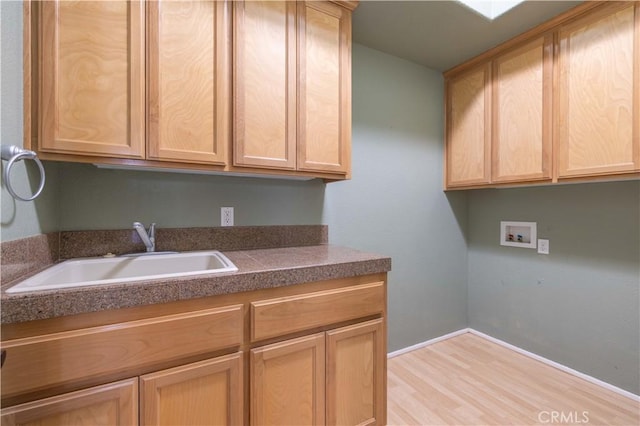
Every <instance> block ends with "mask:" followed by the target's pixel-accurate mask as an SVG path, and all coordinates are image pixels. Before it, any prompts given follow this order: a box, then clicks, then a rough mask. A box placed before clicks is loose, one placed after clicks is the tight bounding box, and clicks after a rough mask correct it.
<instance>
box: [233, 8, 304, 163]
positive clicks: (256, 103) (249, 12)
mask: <svg viewBox="0 0 640 426" xmlns="http://www.w3.org/2000/svg"><path fill="white" fill-rule="evenodd" d="M233 12H234V14H233V23H234V67H233V78H234V80H233V81H234V91H235V93H234V101H235V102H234V118H233V123H234V155H233V158H234V165H240V166H259V167H267V168H278V169H291V170H294V169H295V167H296V157H295V152H296V105H297V94H296V42H295V40H296V22H295V17H296V2H286V1H236V2H234V9H233Z"/></svg>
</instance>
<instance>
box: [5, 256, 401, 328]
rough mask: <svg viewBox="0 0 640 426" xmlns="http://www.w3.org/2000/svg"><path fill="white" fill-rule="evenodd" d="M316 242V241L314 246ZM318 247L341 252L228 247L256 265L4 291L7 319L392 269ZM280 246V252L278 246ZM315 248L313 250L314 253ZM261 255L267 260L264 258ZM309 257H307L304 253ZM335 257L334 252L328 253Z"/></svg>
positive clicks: (387, 263)
mask: <svg viewBox="0 0 640 426" xmlns="http://www.w3.org/2000/svg"><path fill="white" fill-rule="evenodd" d="M311 247H314V246H311ZM317 247H318V248H317V249H316V250H317V251H319V250H323V253H324V251H326V252H327V253H328V254H332V253H333V252H339V255H337V256H336V257H341V258H342V259H341V260H334V261H329V262H325V263H318V264H308V263H309V262H307V263H306V264H305V262H304V260H306V259H307V258H309V259H311V260H313V255H314V253H313V249H310V247H309V246H307V247H300V248H299V249H298V250H297V251H296V248H287V249H284V250H287V252H282V250H281V249H263V250H247V251H232V252H224V253H225V255H228V256H229V257H235V258H236V259H237V260H239V262H238V263H242V262H243V261H245V260H246V262H247V263H250V264H252V267H251V268H241V267H240V265H238V266H239V268H240V270H239V271H238V272H235V273H225V274H219V275H199V276H191V277H182V278H174V279H165V280H150V281H139V282H136V283H127V284H119V285H105V286H99V287H80V288H75V289H65V290H49V291H43V292H38V293H21V294H20V293H18V294H11V295H8V294H6V293H4V292H3V293H2V296H1V298H0V301H1V305H2V310H1V315H0V322H1V323H2V324H12V323H21V322H27V321H34V320H43V319H49V318H55V317H62V316H68V315H76V314H82V313H90V312H99V311H105V310H114V309H122V308H130V307H135V306H146V305H154V304H162V303H170V302H176V301H181V300H189V299H196V298H201V297H211V296H218V295H224V294H233V293H241V292H246V291H253V290H260V289H268V288H278V287H285V286H290V285H296V284H304V283H309V282H316V281H325V280H332V279H340V278H349V277H356V276H362V275H371V274H377V273H384V272H388V271H390V270H391V258H389V257H385V256H380V255H376V254H372V253H365V252H361V251H358V250H353V249H348V248H345V247H339V246H330V245H323V246H317ZM278 250H281V251H278ZM310 251H311V252H310ZM288 253H294V254H298V253H299V254H298V256H299V258H300V259H301V260H302V261H301V263H300V264H299V265H296V264H289V265H288V266H280V265H277V262H270V261H269V259H268V257H269V256H270V255H272V256H274V255H286V254H288ZM261 255H262V256H263V257H265V258H266V259H262V261H261ZM305 256H306V257H305ZM329 257H330V256H329Z"/></svg>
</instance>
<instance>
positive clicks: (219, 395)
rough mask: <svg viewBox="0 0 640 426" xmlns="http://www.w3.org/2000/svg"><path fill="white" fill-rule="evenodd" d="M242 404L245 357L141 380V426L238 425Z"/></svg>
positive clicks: (203, 363)
mask: <svg viewBox="0 0 640 426" xmlns="http://www.w3.org/2000/svg"><path fill="white" fill-rule="evenodd" d="M242 402H243V394H242V353H237V354H232V355H228V356H223V357H218V358H214V359H211V360H206V361H201V362H197V363H194V364H189V365H185V366H181V367H176V368H171V369H168V370H163V371H159V372H157V373H151V374H146V375H144V376H141V377H140V411H141V413H140V424H141V425H167V426H171V425H239V424H241V423H242V415H243V414H242V412H243V410H242Z"/></svg>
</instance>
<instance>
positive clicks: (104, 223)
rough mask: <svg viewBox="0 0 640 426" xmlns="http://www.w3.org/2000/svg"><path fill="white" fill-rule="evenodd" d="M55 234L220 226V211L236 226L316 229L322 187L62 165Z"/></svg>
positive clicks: (313, 183)
mask: <svg viewBox="0 0 640 426" xmlns="http://www.w3.org/2000/svg"><path fill="white" fill-rule="evenodd" d="M59 173H60V175H59V179H60V185H61V191H60V197H59V199H60V207H59V212H60V229H61V230H74V229H122V228H128V227H130V226H131V224H132V223H133V222H134V221H140V222H143V223H145V224H147V223H149V222H156V223H157V224H158V226H159V227H163V228H167V227H196V226H220V207H223V206H230V207H234V216H235V218H234V219H235V225H239V226H240V225H303V224H319V223H321V220H322V206H323V199H324V192H325V184H324V183H323V182H322V181H320V180H318V179H314V180H309V181H297V180H284V179H270V178H266V179H261V178H245V177H235V176H234V177H228V176H212V175H196V174H185V173H166V172H164V173H162V172H147V171H128V170H126V171H125V170H109V169H98V168H96V167H95V166H93V165H89V164H62V165H61V167H60V171H59Z"/></svg>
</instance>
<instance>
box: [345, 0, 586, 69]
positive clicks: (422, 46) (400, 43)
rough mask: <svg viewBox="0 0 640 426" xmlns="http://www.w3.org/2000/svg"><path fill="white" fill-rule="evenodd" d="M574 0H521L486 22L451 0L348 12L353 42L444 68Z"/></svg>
mask: <svg viewBox="0 0 640 426" xmlns="http://www.w3.org/2000/svg"><path fill="white" fill-rule="evenodd" d="M580 3H582V2H581V1H555V0H547V1H535V0H527V1H525V2H524V3H521V4H520V5H518V6H516V7H515V8H514V9H512V10H510V11H507V12H505V13H504V14H503V15H501V16H499V17H498V18H496V19H495V20H494V21H489V20H488V19H486V18H484V17H483V16H481V15H479V14H478V13H476V12H474V11H472V10H471V9H469V8H467V7H466V6H464V5H462V4H461V3H458V2H457V1H453V0H446V1H427V0H422V1H419V0H418V1H375V0H363V1H361V2H360V5H359V6H358V8H357V9H356V10H355V12H354V13H353V40H354V42H356V43H360V44H363V45H365V46H368V47H371V48H373V49H377V50H381V51H383V52H386V53H389V54H391V55H394V56H398V57H400V58H404V59H407V60H410V61H412V62H416V63H418V64H421V65H424V66H426V67H428V68H432V69H436V70H440V71H444V70H447V69H449V68H451V67H453V66H455V65H458V64H460V63H462V62H464V61H466V60H467V59H470V58H472V57H474V56H476V55H478V54H480V53H482V52H484V51H486V50H488V49H490V48H492V47H494V46H496V45H498V44H500V43H502V42H504V41H507V40H508V39H510V38H512V37H514V36H516V35H518V34H520V33H522V32H524V31H526V30H528V29H530V28H533V27H535V26H536V25H538V24H541V23H543V22H545V21H547V20H548V19H550V18H552V17H554V16H556V15H558V14H560V13H562V12H564V11H565V10H568V9H570V8H572V7H575V6H577V5H578V4H580Z"/></svg>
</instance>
